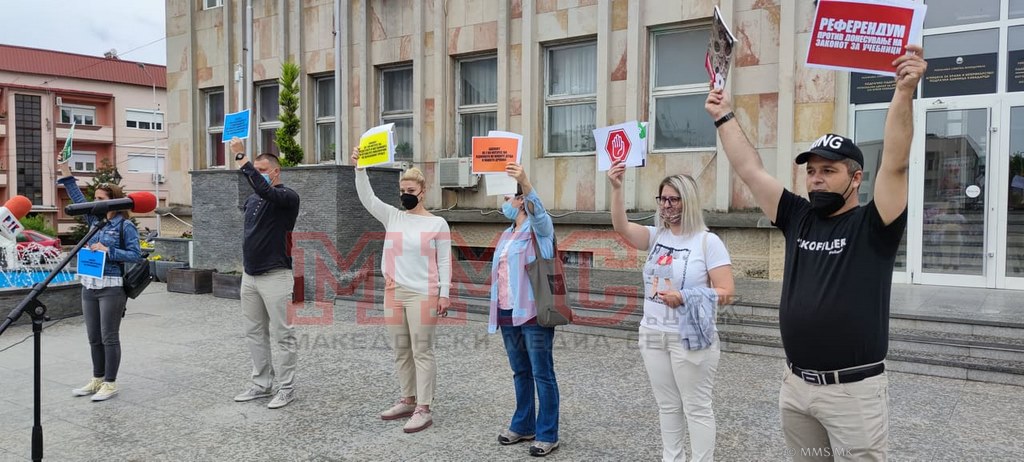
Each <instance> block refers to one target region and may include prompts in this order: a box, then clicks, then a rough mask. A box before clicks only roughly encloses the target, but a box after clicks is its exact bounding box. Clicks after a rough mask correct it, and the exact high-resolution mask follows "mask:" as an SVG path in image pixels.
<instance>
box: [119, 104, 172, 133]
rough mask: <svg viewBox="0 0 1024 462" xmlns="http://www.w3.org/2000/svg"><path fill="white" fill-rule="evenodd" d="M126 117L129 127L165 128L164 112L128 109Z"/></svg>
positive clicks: (155, 129) (158, 129) (143, 128)
mask: <svg viewBox="0 0 1024 462" xmlns="http://www.w3.org/2000/svg"><path fill="white" fill-rule="evenodd" d="M124 119H125V121H126V122H125V124H126V125H127V126H128V128H137V129H139V130H153V131H162V130H163V129H164V114H163V113H162V112H153V111H146V110H142V109H128V110H126V111H125V115H124Z"/></svg>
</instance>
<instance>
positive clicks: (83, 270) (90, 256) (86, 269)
mask: <svg viewBox="0 0 1024 462" xmlns="http://www.w3.org/2000/svg"><path fill="white" fill-rule="evenodd" d="M106 263H107V253H106V252H101V251H98V250H89V249H85V248H83V249H82V250H79V251H78V275H79V276H87V277H91V278H102V277H103V266H104V265H105V264H106Z"/></svg>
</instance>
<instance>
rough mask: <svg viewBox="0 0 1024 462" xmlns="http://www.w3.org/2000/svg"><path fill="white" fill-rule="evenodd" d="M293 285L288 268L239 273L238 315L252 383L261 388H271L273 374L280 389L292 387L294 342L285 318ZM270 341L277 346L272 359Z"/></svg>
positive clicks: (294, 360)
mask: <svg viewBox="0 0 1024 462" xmlns="http://www.w3.org/2000/svg"><path fill="white" fill-rule="evenodd" d="M294 284H295V281H294V279H293V277H292V270H290V269H276V270H271V271H268V272H266V273H263V274H260V275H258V276H252V275H249V274H245V273H242V290H241V297H242V314H244V315H245V338H246V341H247V342H248V343H249V352H250V353H251V354H252V366H253V367H252V382H253V383H254V384H255V385H256V386H258V387H261V388H263V389H264V390H270V389H271V388H272V386H273V382H274V377H277V382H278V384H279V385H280V389H282V390H288V389H291V388H292V387H293V386H294V384H293V381H294V379H295V363H296V362H297V360H298V352H297V350H298V342H297V341H296V339H295V329H294V328H293V327H292V325H291V324H290V323H289V321H288V304H289V303H290V302H291V301H292V288H293V287H294ZM271 341H273V343H274V344H275V345H277V355H276V356H277V357H276V358H274V360H273V361H272V360H271V354H270V349H271V348H270V345H271Z"/></svg>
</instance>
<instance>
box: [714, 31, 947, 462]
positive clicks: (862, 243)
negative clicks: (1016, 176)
mask: <svg viewBox="0 0 1024 462" xmlns="http://www.w3.org/2000/svg"><path fill="white" fill-rule="evenodd" d="M906 49H907V51H908V53H907V54H905V55H902V56H900V57H899V58H897V59H896V60H895V61H893V71H894V73H895V74H896V90H895V92H894V94H893V98H892V103H891V105H890V106H889V112H888V114H887V116H886V121H885V135H884V139H883V151H882V160H881V165H880V166H879V168H878V173H877V175H876V179H875V189H874V200H872V201H871V202H869V203H867V204H866V205H864V206H860V205H861V204H860V203H859V201H858V192H859V188H860V185H861V182H862V178H863V168H864V156H863V154H862V153H861V151H860V149H859V148H858V147H857V146H856V145H855V144H854V143H853V141H852V140H850V139H848V138H845V137H842V136H839V135H833V134H828V135H824V136H822V137H821V138H819V139H818V140H817V141H815V142H814V143H813V144H812V146H811V147H810V149H808V150H807V151H806V152H803V153H801V154H800V155H798V156H797V157H796V163H797V164H800V165H806V170H807V191H808V196H809V199H810V200H808V199H804V198H803V197H800V196H797V195H796V194H793V193H792V192H789V191H787V190H786V189H785V188H783V186H782V184H781V183H779V181H778V180H776V179H775V178H773V177H772V176H771V174H769V173H768V171H767V170H765V168H764V165H763V164H762V163H761V158H760V156H759V155H758V152H757V150H756V149H754V147H753V146H752V145H751V144H750V141H748V140H747V137H746V135H745V134H744V133H743V129H742V128H741V127H740V125H739V123H737V122H730V121H732V119H733V118H734V117H733V113H732V112H731V111H730V108H729V99H728V97H727V95H726V94H725V93H724V91H722V90H712V91H711V93H710V94H709V95H708V99H707V102H706V103H705V109H707V111H708V113H709V114H710V115H711V117H712V118H713V119H714V120H715V126H716V127H718V133H719V135H720V136H721V139H722V145H723V147H724V150H725V153H726V155H727V156H728V158H729V162H730V164H731V165H732V167H733V169H735V170H736V173H737V174H738V175H739V176H740V178H741V179H742V180H743V182H744V183H745V184H746V185H747V187H749V188H750V191H751V192H752V193H753V195H754V198H755V200H756V201H757V203H758V205H759V206H760V207H761V209H762V210H763V211H764V213H765V215H767V216H768V218H770V219H771V220H772V222H773V223H774V224H775V226H776V227H778V228H779V229H780V230H781V231H782V233H783V235H784V236H785V238H786V266H785V272H784V274H783V288H782V300H781V303H780V305H779V327H780V329H781V331H782V345H783V348H784V349H785V351H786V359H787V361H786V364H787V367H786V372H785V374H784V378H783V383H782V388H781V391H780V393H779V408H780V411H781V413H782V430H783V433H784V434H785V437H786V444H787V446H788V448H789V453H790V455H791V456H792V457H793V459H794V460H821V459H822V458H825V459H831V458H835V459H837V460H849V459H857V460H864V459H868V460H884V459H885V458H886V457H887V453H888V420H889V416H888V403H887V400H888V379H887V378H886V374H885V365H884V363H883V361H884V360H885V355H886V352H887V350H888V344H889V291H890V286H891V282H892V269H893V263H894V262H895V260H896V252H897V249H898V248H899V245H900V239H901V238H902V236H903V231H904V229H905V228H906V223H907V193H908V177H907V171H908V170H909V167H910V144H911V139H912V137H913V132H914V128H913V96H914V91H915V90H916V89H917V84H918V82H919V81H920V79H921V76H922V75H924V72H925V69H927V63H925V61H924V59H923V58H922V56H923V51H922V49H921V47H920V46H917V45H909V46H907V47H906Z"/></svg>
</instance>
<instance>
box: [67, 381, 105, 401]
mask: <svg viewBox="0 0 1024 462" xmlns="http://www.w3.org/2000/svg"><path fill="white" fill-rule="evenodd" d="M100 385H103V379H99V378H95V377H94V378H93V379H92V380H90V381H89V383H87V384H85V386H84V387H82V388H75V389H74V390H71V394H72V395H75V396H89V395H91V394H93V393H96V392H97V391H100Z"/></svg>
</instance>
